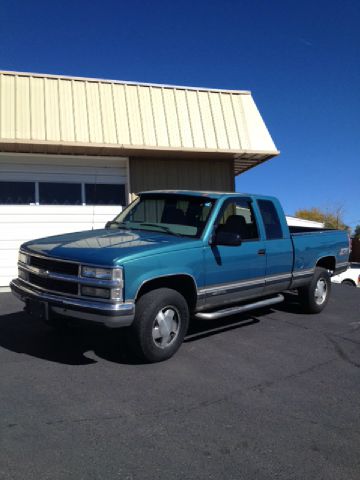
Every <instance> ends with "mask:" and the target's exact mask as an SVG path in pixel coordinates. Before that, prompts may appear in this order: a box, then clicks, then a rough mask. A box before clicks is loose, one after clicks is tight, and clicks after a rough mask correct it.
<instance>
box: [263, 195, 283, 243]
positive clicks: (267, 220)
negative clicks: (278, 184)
mask: <svg viewBox="0 0 360 480" xmlns="http://www.w3.org/2000/svg"><path fill="white" fill-rule="evenodd" d="M257 203H258V206H259V209H260V213H261V216H262V219H263V222H264V226H265V233H266V238H267V239H268V240H274V239H276V238H283V233H282V229H281V223H280V219H279V216H278V214H277V211H276V208H275V205H274V204H273V202H271V201H270V200H258V201H257Z"/></svg>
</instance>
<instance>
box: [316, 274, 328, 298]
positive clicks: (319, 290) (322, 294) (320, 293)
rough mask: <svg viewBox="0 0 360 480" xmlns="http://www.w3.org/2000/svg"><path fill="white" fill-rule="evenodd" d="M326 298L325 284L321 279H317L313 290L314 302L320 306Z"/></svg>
mask: <svg viewBox="0 0 360 480" xmlns="http://www.w3.org/2000/svg"><path fill="white" fill-rule="evenodd" d="M326 296H327V283H326V281H325V280H324V279H323V278H319V280H318V281H317V284H316V288H315V302H316V304H317V305H322V304H323V303H324V302H325V300H326Z"/></svg>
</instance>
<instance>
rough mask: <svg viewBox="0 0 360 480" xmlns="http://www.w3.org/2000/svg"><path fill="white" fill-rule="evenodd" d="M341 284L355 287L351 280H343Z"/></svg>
mask: <svg viewBox="0 0 360 480" xmlns="http://www.w3.org/2000/svg"><path fill="white" fill-rule="evenodd" d="M341 285H346V286H347V287H356V285H355V283H354V282H353V281H352V280H343V281H342V282H341Z"/></svg>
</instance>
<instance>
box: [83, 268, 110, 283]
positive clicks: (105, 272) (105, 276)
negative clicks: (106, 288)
mask: <svg viewBox="0 0 360 480" xmlns="http://www.w3.org/2000/svg"><path fill="white" fill-rule="evenodd" d="M112 274H113V269H112V268H97V267H86V266H85V267H82V269H81V276H82V277H87V278H98V279H99V280H112Z"/></svg>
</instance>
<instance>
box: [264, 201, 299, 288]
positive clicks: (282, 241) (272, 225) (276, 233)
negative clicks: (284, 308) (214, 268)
mask: <svg viewBox="0 0 360 480" xmlns="http://www.w3.org/2000/svg"><path fill="white" fill-rule="evenodd" d="M257 205H258V207H259V211H260V215H261V218H262V221H263V224H264V232H263V234H264V236H265V250H266V272H265V292H264V293H265V294H266V295H268V294H271V293H276V292H281V291H283V290H286V289H287V288H289V287H290V283H291V275H292V268H293V254H294V252H293V245H292V242H291V238H290V233H289V229H288V228H287V226H286V225H282V224H281V221H280V217H279V214H278V209H280V208H281V207H280V206H279V205H278V209H277V208H276V206H275V204H274V202H272V201H271V200H265V199H264V200H260V199H259V200H257ZM281 216H282V218H284V221H285V215H284V214H283V213H282V212H281Z"/></svg>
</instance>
